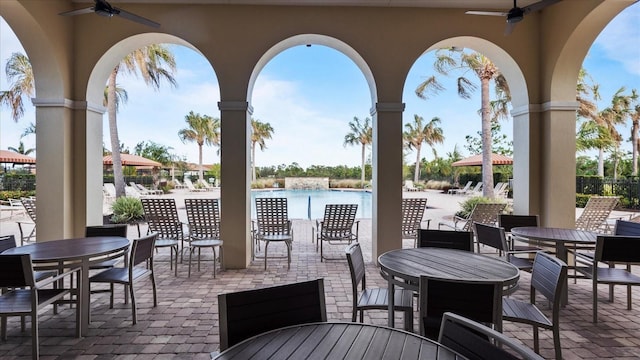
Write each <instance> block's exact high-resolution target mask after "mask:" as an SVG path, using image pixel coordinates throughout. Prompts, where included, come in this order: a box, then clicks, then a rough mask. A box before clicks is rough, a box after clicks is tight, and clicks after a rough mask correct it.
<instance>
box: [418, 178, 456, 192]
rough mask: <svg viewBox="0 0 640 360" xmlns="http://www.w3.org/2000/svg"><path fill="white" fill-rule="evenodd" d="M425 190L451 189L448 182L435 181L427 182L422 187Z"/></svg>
mask: <svg viewBox="0 0 640 360" xmlns="http://www.w3.org/2000/svg"><path fill="white" fill-rule="evenodd" d="M424 187H425V188H426V189H434V190H445V189H446V190H449V189H450V188H451V184H450V183H449V182H448V181H436V180H429V181H427V183H426V184H425V185H424Z"/></svg>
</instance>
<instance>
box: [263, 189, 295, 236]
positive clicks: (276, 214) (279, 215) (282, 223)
mask: <svg viewBox="0 0 640 360" xmlns="http://www.w3.org/2000/svg"><path fill="white" fill-rule="evenodd" d="M256 223H257V224H258V233H259V234H260V235H281V234H288V233H289V230H290V226H289V210H288V208H287V198H256Z"/></svg>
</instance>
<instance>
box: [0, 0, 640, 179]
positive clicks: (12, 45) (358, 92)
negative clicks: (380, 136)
mask: <svg viewBox="0 0 640 360" xmlns="http://www.w3.org/2000/svg"><path fill="white" fill-rule="evenodd" d="M638 24H640V4H635V5H633V6H631V7H630V8H628V9H626V10H625V11H624V12H623V13H621V14H620V15H618V17H616V18H615V19H614V20H613V21H612V22H611V23H610V24H609V25H608V26H607V27H606V28H605V30H604V31H603V32H602V33H601V34H600V36H599V37H598V39H597V40H596V41H595V42H594V45H593V46H592V48H591V50H590V52H589V54H588V55H587V57H586V58H585V63H584V66H585V68H587V70H588V71H589V73H590V74H591V75H592V77H593V78H594V79H595V81H596V82H597V83H599V84H600V85H601V94H602V98H603V101H602V103H601V107H603V108H604V107H606V105H607V103H606V102H608V101H609V100H610V98H611V95H612V94H613V93H614V92H615V91H616V90H618V89H619V88H620V87H621V86H625V87H626V88H627V89H631V88H636V89H639V90H640V26H638ZM630 44H633V45H630ZM15 51H21V52H24V50H23V49H22V47H21V45H20V43H19V41H18V40H17V39H16V37H15V35H14V34H13V32H12V31H11V29H10V28H9V27H8V26H7V24H6V22H5V21H4V20H3V19H1V18H0V64H1V67H2V76H0V89H2V90H4V89H7V87H8V86H7V83H6V79H5V76H4V64H5V63H6V60H7V59H8V58H9V56H10V55H11V53H13V52H15ZM172 51H173V52H174V54H175V56H176V62H177V65H178V70H177V72H176V74H175V76H176V80H177V82H178V87H177V88H175V89H173V88H170V87H169V86H168V85H167V84H166V83H165V84H163V87H162V89H161V90H160V91H154V90H152V89H151V88H148V87H147V86H146V85H145V84H144V83H143V82H142V81H141V80H139V79H137V78H135V77H134V76H130V75H124V76H119V80H118V83H119V84H120V85H121V86H122V87H124V88H125V89H127V91H128V94H129V102H128V103H127V104H125V105H124V106H123V107H122V108H121V110H120V112H119V113H118V125H119V129H120V131H119V134H120V141H121V142H122V143H124V144H125V146H126V147H128V148H129V149H130V150H133V148H134V147H135V145H136V144H137V143H138V142H140V141H154V142H156V143H159V144H162V145H166V146H171V147H172V148H173V152H174V153H175V154H176V155H178V156H181V157H185V158H186V159H187V160H188V161H190V162H197V159H198V156H197V154H198V152H197V146H196V145H195V144H194V143H187V144H183V143H182V142H181V141H180V140H179V138H178V136H177V133H178V131H179V130H180V129H182V128H183V127H184V126H185V122H184V117H185V115H186V114H187V113H188V112H189V111H194V112H197V113H201V114H207V115H211V116H214V117H219V116H220V113H219V111H218V107H217V103H218V101H219V98H220V96H219V89H218V83H217V79H216V76H215V72H214V70H213V69H212V68H211V65H210V64H209V63H208V62H207V61H206V60H205V59H204V58H203V57H202V56H200V55H199V54H198V53H196V52H194V51H192V50H190V49H188V48H185V47H180V46H172ZM432 64H433V54H432V53H430V54H425V55H423V56H422V57H421V58H420V59H418V61H416V63H415V64H414V66H413V67H412V69H411V71H410V72H409V74H408V78H407V81H406V86H405V91H404V102H405V103H406V110H405V113H404V121H405V122H408V121H413V116H414V114H418V115H420V116H422V117H423V118H424V119H425V120H427V121H428V120H430V119H431V118H433V117H436V116H437V117H439V118H440V119H441V121H442V123H441V127H442V128H443V131H444V136H445V143H444V144H443V145H438V146H436V150H437V152H438V154H439V155H440V156H445V155H446V153H448V152H451V151H452V150H453V148H454V146H455V145H457V146H458V148H459V150H461V151H462V152H463V154H464V155H468V153H467V151H466V150H465V149H464V145H465V144H466V141H465V139H464V138H465V135H475V134H476V132H477V131H478V130H479V129H480V119H479V116H478V115H477V109H478V108H479V106H480V100H479V95H480V94H479V92H478V93H476V94H475V95H474V97H473V98H472V99H470V100H464V99H461V98H459V97H458V96H457V95H456V94H455V88H454V86H453V78H451V79H443V80H442V82H443V83H444V84H445V86H446V87H447V90H446V91H444V92H442V93H441V94H440V95H438V96H437V97H434V98H432V99H431V100H428V101H424V100H420V99H418V98H417V97H416V96H415V95H414V89H415V87H416V86H417V85H418V84H419V83H420V82H421V81H422V80H423V79H424V77H425V76H428V75H430V74H432V73H433V68H432ZM105 81H106V79H105ZM252 105H253V107H254V114H253V117H254V118H256V119H259V120H260V121H262V122H269V123H270V124H271V125H272V127H273V128H274V134H273V139H271V140H268V141H267V149H266V150H265V151H264V152H261V151H257V153H256V164H257V165H258V166H267V165H279V164H290V163H292V162H297V163H298V164H300V165H301V166H303V167H307V166H309V165H313V164H315V165H349V166H358V165H359V164H360V148H359V146H348V147H344V146H343V141H344V136H345V135H346V134H347V132H348V131H349V127H348V122H349V121H351V120H352V119H353V117H354V116H357V117H358V118H360V119H364V118H365V117H369V116H370V115H369V110H370V108H371V105H372V104H371V101H370V95H369V89H368V86H367V84H366V81H365V79H364V76H363V75H362V73H361V72H360V71H359V69H358V68H357V67H356V65H355V64H354V63H353V62H352V61H351V60H350V59H349V58H347V57H346V56H344V55H343V54H341V53H339V52H338V51H336V50H333V49H331V48H327V47H324V46H320V45H313V46H311V47H306V46H299V47H295V48H291V49H288V50H286V51H284V52H283V53H281V54H279V55H278V56H276V57H275V58H274V59H273V60H272V61H271V62H269V63H268V64H267V66H266V67H265V68H264V69H263V71H262V72H261V74H260V76H259V77H258V80H257V82H256V85H255V88H254V93H253V97H252ZM0 120H1V121H0V148H2V149H6V148H7V147H9V146H13V147H17V146H18V142H19V137H20V134H21V133H22V132H23V131H24V129H25V128H26V127H27V126H28V125H29V123H31V122H34V121H35V112H34V110H33V107H32V106H27V111H26V113H25V116H24V117H23V118H22V119H21V120H20V121H19V122H18V123H17V124H16V123H14V122H13V121H12V120H11V118H10V113H9V111H8V109H7V108H5V107H3V108H2V109H0ZM104 123H105V126H104V129H105V130H104V133H105V137H104V141H105V144H106V145H107V148H110V147H111V146H110V144H109V140H108V127H107V124H106V123H107V117H106V114H105V117H104ZM502 128H503V132H504V133H505V134H507V135H508V136H509V137H510V138H511V133H512V123H511V120H507V121H503V122H502ZM461 129H463V130H462V131H461ZM620 132H621V133H622V134H623V135H625V134H628V133H629V126H627V127H621V128H620ZM223 137H224V134H223ZM627 137H628V136H627V135H625V138H627ZM22 141H23V142H24V143H25V145H26V146H27V147H34V146H35V137H34V136H29V137H25V138H24V139H22ZM623 149H630V144H629V143H628V142H625V143H624V144H623ZM368 153H370V152H368ZM421 156H422V157H426V158H427V159H429V160H430V159H433V154H432V153H431V150H428V149H424V150H423V152H422V154H421ZM406 160H407V162H409V163H413V162H414V161H415V155H414V154H412V153H410V154H409V155H408V156H407V158H406ZM204 162H205V163H214V162H219V156H218V155H217V149H216V148H213V147H205V150H204Z"/></svg>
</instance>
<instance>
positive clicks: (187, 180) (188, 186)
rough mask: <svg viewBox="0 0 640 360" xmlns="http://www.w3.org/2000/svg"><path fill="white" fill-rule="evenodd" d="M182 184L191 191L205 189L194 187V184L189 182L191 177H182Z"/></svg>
mask: <svg viewBox="0 0 640 360" xmlns="http://www.w3.org/2000/svg"><path fill="white" fill-rule="evenodd" d="M184 184H185V186H186V187H187V189H189V191H191V192H202V191H207V190H206V189H199V188H196V187H195V185H193V183H192V182H191V179H188V178H184Z"/></svg>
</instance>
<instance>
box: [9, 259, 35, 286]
mask: <svg viewBox="0 0 640 360" xmlns="http://www.w3.org/2000/svg"><path fill="white" fill-rule="evenodd" d="M35 283H36V282H35V279H34V276H33V265H32V264H31V255H29V254H21V255H0V288H22V287H27V286H28V287H32V286H34V285H35Z"/></svg>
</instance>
